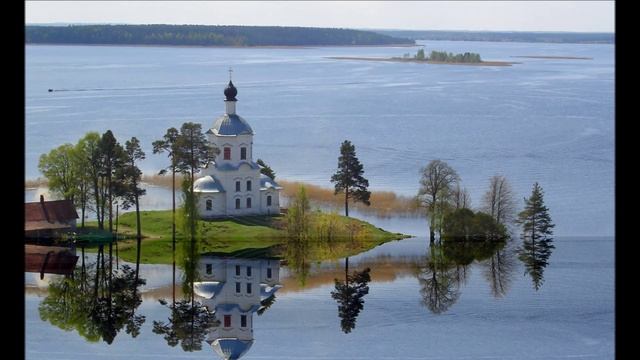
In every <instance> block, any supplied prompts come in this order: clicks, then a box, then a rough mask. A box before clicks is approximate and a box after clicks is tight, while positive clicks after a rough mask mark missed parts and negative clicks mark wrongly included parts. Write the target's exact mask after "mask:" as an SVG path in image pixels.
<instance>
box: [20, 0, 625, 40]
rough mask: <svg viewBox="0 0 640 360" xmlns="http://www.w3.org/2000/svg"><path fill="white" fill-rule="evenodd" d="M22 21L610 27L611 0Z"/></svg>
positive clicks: (41, 5)
mask: <svg viewBox="0 0 640 360" xmlns="http://www.w3.org/2000/svg"><path fill="white" fill-rule="evenodd" d="M25 22H26V23H27V24H32V23H118V24H200V25H273V26H309V27H342V28H354V29H406V30H477V31H480V30H485V31H575V32H614V31H615V14H614V2H613V1H126V2H125V1H27V2H26V3H25Z"/></svg>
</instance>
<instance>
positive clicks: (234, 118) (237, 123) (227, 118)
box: [211, 114, 253, 135]
mask: <svg viewBox="0 0 640 360" xmlns="http://www.w3.org/2000/svg"><path fill="white" fill-rule="evenodd" d="M211 130H212V131H213V133H214V134H215V135H253V129H251V126H249V123H247V121H246V120H245V119H243V118H241V117H240V116H238V115H236V114H224V115H222V116H220V117H219V118H218V119H217V120H216V121H215V122H214V123H213V128H211Z"/></svg>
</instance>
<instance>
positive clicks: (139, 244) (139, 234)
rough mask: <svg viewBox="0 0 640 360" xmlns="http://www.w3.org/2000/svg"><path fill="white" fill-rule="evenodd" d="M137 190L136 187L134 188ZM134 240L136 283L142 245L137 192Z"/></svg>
mask: <svg viewBox="0 0 640 360" xmlns="http://www.w3.org/2000/svg"><path fill="white" fill-rule="evenodd" d="M136 191H137V189H136ZM136 227H137V229H136V230H137V234H136V241H137V250H136V283H137V281H138V273H139V271H140V250H141V249H140V248H141V245H142V231H141V229H140V205H139V202H138V194H136Z"/></svg>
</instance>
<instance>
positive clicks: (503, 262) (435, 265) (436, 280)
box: [416, 241, 513, 314]
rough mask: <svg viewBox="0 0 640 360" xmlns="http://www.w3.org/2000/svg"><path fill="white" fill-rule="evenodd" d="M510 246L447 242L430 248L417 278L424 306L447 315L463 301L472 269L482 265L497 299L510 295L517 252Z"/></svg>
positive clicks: (484, 242)
mask: <svg viewBox="0 0 640 360" xmlns="http://www.w3.org/2000/svg"><path fill="white" fill-rule="evenodd" d="M506 245H507V242H502V241H501V242H492V241H480V242H473V241H445V242H444V243H442V244H440V243H433V244H430V245H429V252H428V254H427V256H426V257H425V259H424V263H423V264H422V265H419V266H418V268H417V270H416V276H417V278H418V281H419V283H420V295H421V297H422V304H423V305H424V306H425V307H427V308H428V309H429V310H430V311H431V312H432V313H434V314H441V313H444V312H446V311H447V310H448V309H449V308H450V307H451V306H453V305H454V304H455V303H456V302H457V301H458V299H459V298H460V288H461V286H462V285H464V284H465V283H466V281H467V278H468V275H469V272H470V270H469V266H470V265H471V264H472V263H473V262H474V261H477V262H480V263H481V264H482V265H483V266H484V267H486V270H485V277H487V279H488V280H489V282H490V286H491V288H492V292H493V294H494V296H496V297H500V296H504V295H505V294H506V291H507V290H508V284H509V281H510V279H511V272H512V270H513V260H512V258H513V252H510V251H509V250H508V249H506Z"/></svg>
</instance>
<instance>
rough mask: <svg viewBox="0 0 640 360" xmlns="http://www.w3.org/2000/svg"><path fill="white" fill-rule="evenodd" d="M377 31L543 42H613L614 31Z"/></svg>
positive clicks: (425, 37) (426, 36) (417, 36)
mask: <svg viewBox="0 0 640 360" xmlns="http://www.w3.org/2000/svg"><path fill="white" fill-rule="evenodd" d="M375 31H376V32H377V33H380V34H384V35H389V36H396V37H403V38H408V39H413V40H453V41H498V42H543V43H577V44H613V43H614V42H615V33H572V32H546V31H545V32H542V31H536V32H526V31H442V30H375Z"/></svg>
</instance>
